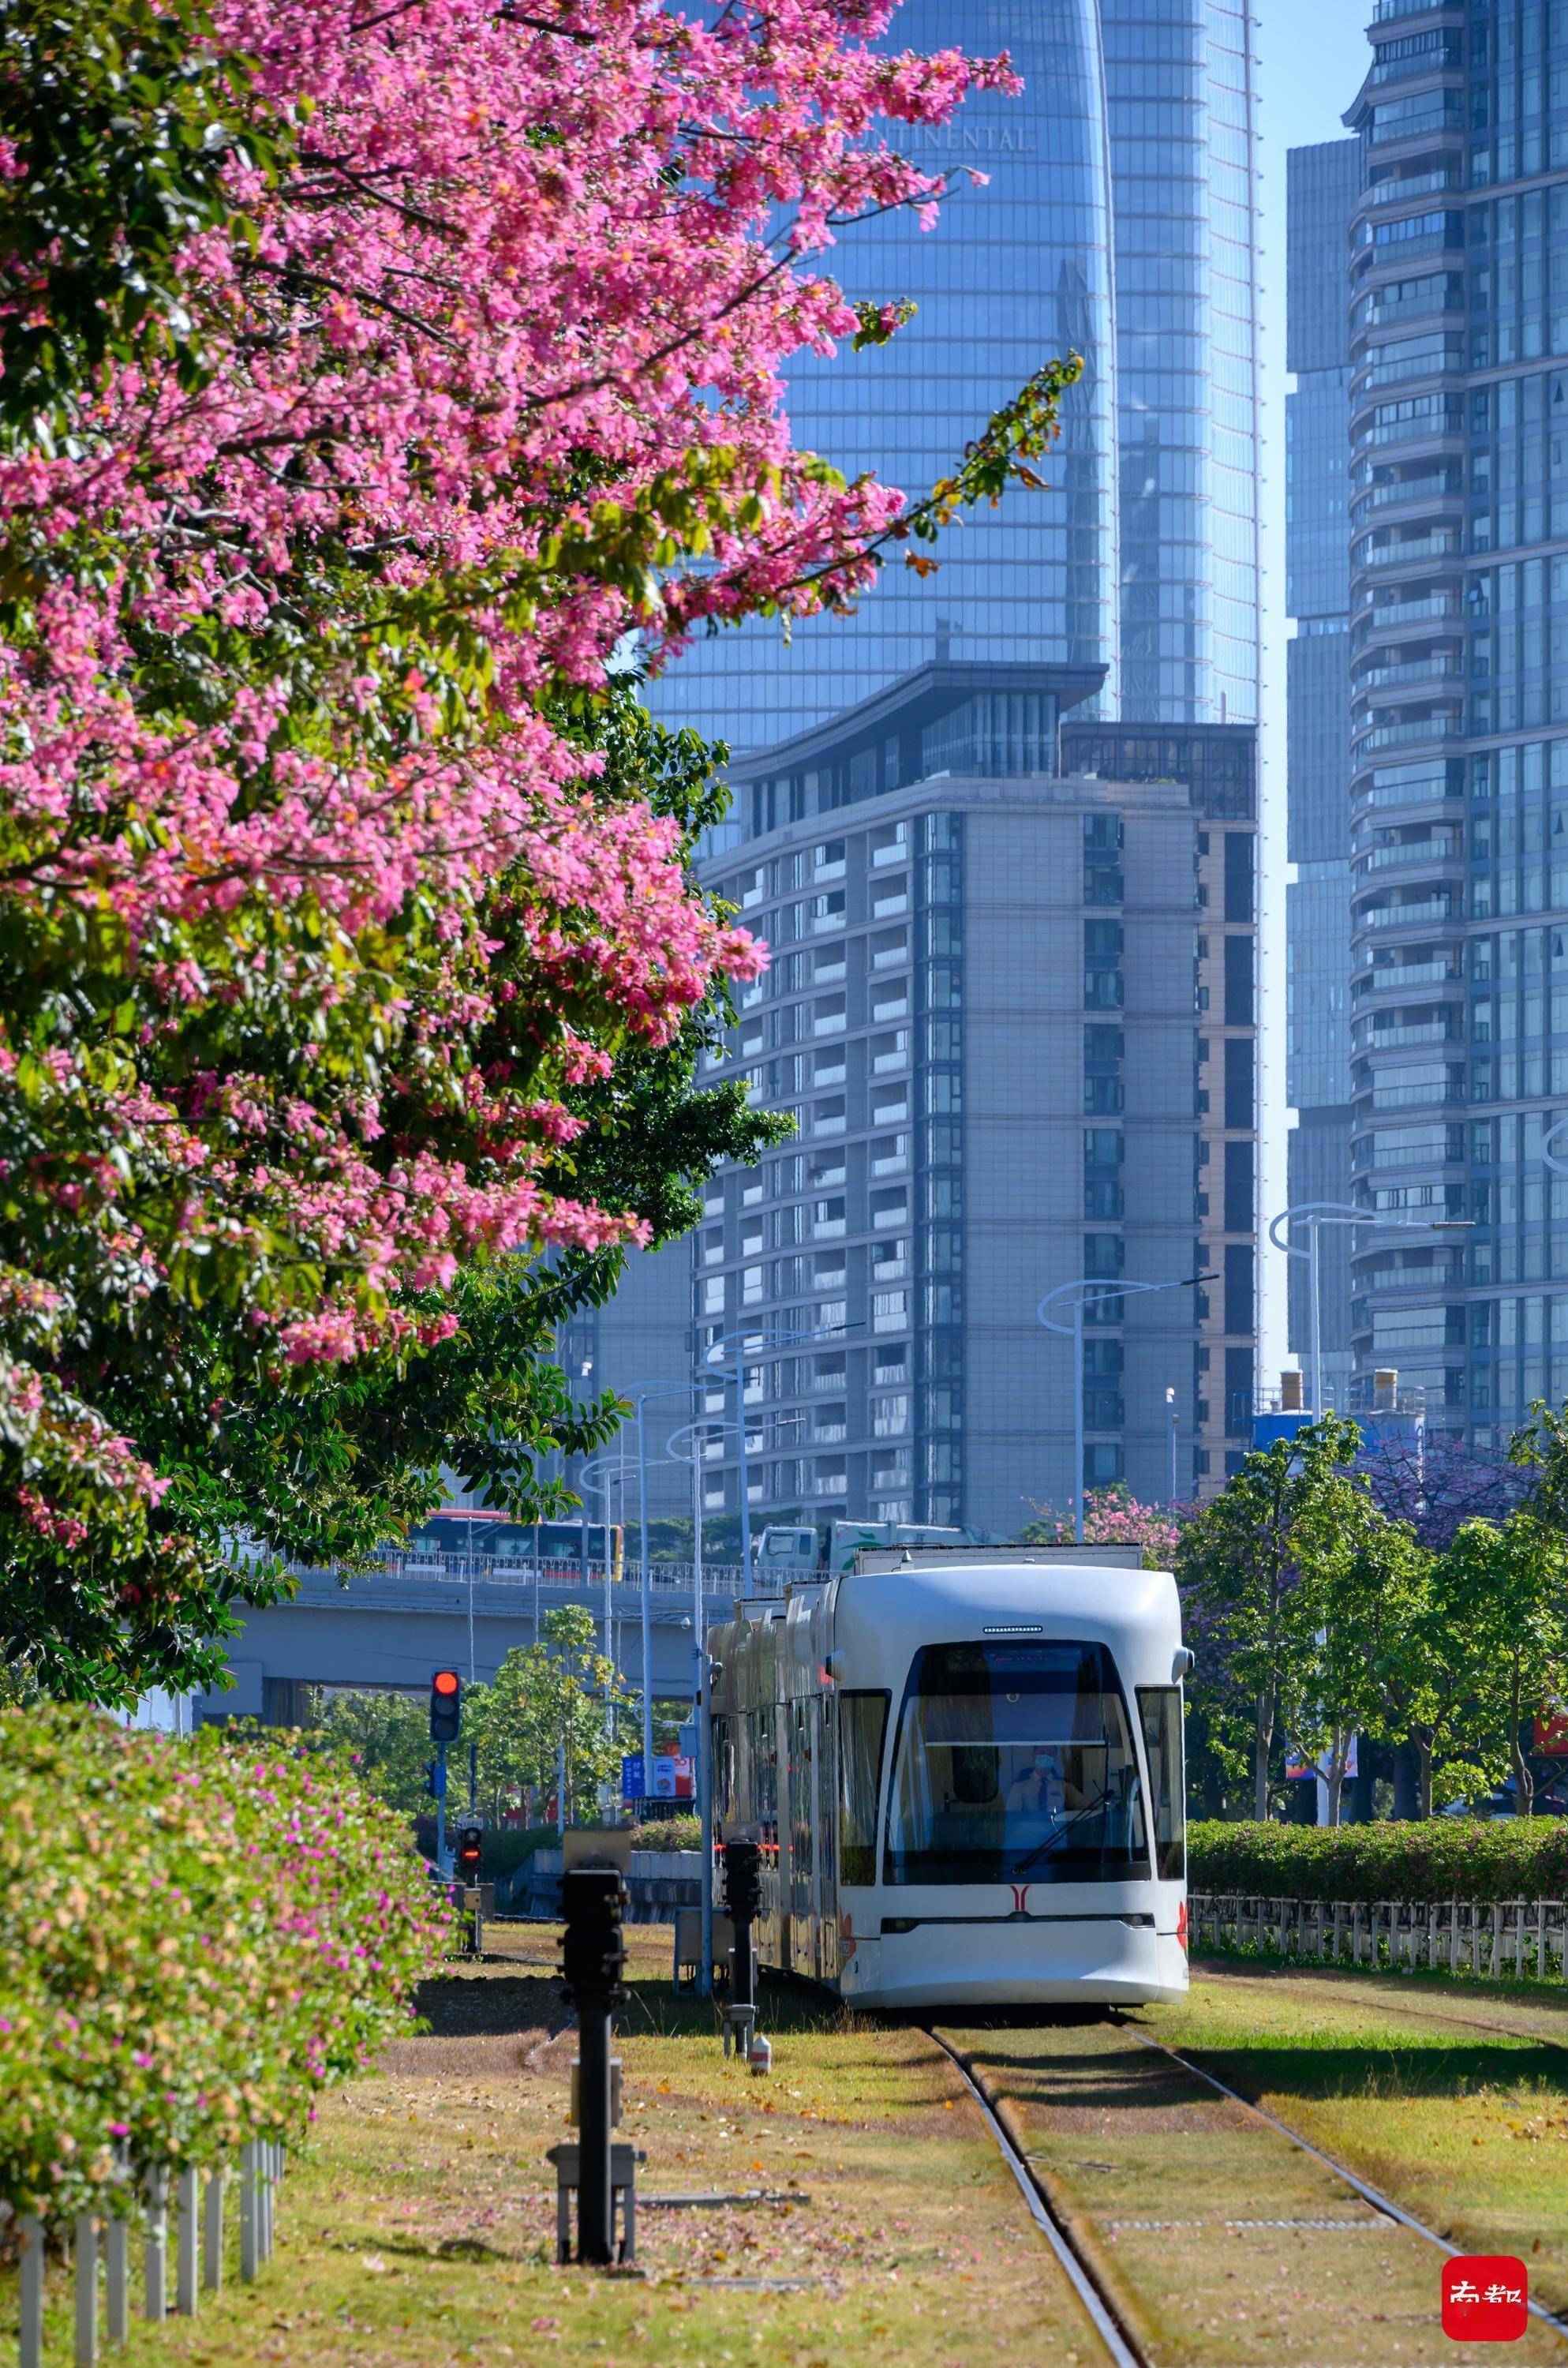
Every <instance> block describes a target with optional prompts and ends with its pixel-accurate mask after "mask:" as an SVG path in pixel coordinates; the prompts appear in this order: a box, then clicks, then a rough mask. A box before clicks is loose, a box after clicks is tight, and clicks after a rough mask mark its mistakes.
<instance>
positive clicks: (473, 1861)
mask: <svg viewBox="0 0 1568 2368" xmlns="http://www.w3.org/2000/svg"><path fill="white" fill-rule="evenodd" d="M483 1858H484V1837H483V1833H482V1831H481V1829H480V1827H478V1826H472V1825H460V1826H459V1827H458V1873H460V1875H463V1876H465V1877H466V1878H467V1879H468V1880H469V1881H470V1882H471V1883H472V1882H477V1880H478V1877H479V1870H480V1866H481V1864H482V1863H483Z"/></svg>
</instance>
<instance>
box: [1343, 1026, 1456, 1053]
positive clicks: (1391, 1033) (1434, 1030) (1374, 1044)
mask: <svg viewBox="0 0 1568 2368" xmlns="http://www.w3.org/2000/svg"><path fill="white" fill-rule="evenodd" d="M1354 1032H1355V1031H1354V1030H1352V1034H1354ZM1463 1041H1464V1030H1462V1029H1461V1028H1460V1025H1459V1023H1458V1021H1457V1019H1456V1020H1454V1021H1452V1022H1450V1021H1447V1020H1442V1019H1430V1020H1426V1021H1423V1022H1422V1024H1421V1025H1420V1026H1419V1027H1415V1028H1380V1029H1379V1030H1377V1031H1376V1033H1375V1034H1372V1035H1367V1036H1363V1037H1362V1038H1361V1039H1360V1041H1359V1042H1358V1043H1357V1044H1355V1045H1354V1047H1353V1049H1354V1051H1355V1053H1356V1055H1357V1058H1358V1059H1359V1058H1360V1057H1361V1055H1362V1054H1363V1053H1392V1052H1394V1051H1396V1050H1397V1049H1398V1047H1399V1046H1400V1045H1402V1044H1460V1043H1462V1042H1463Z"/></svg>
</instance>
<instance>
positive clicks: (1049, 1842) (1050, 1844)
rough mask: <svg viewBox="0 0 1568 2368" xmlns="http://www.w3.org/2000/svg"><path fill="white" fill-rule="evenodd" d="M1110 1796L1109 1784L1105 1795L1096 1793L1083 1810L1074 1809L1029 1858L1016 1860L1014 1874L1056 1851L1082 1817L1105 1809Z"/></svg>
mask: <svg viewBox="0 0 1568 2368" xmlns="http://www.w3.org/2000/svg"><path fill="white" fill-rule="evenodd" d="M1110 1794H1111V1788H1110V1786H1109V1785H1107V1786H1106V1788H1105V1790H1104V1792H1103V1793H1096V1796H1095V1798H1094V1799H1093V1800H1092V1801H1085V1804H1084V1805H1083V1807H1082V1808H1081V1809H1074V1812H1073V1814H1072V1816H1070V1817H1063V1818H1062V1823H1061V1824H1060V1825H1059V1826H1058V1827H1056V1828H1055V1830H1054V1831H1053V1832H1051V1833H1049V1834H1047V1835H1046V1837H1045V1839H1044V1840H1043V1841H1040V1842H1036V1844H1035V1846H1034V1848H1033V1850H1030V1852H1029V1853H1028V1857H1027V1858H1020V1859H1016V1860H1015V1861H1014V1862H1013V1866H1012V1869H1011V1872H1012V1873H1013V1874H1022V1873H1023V1871H1024V1869H1025V1867H1027V1866H1033V1864H1034V1862H1035V1861H1036V1859H1037V1858H1043V1857H1044V1856H1045V1853H1046V1851H1047V1850H1054V1849H1055V1848H1056V1845H1057V1843H1058V1842H1059V1841H1060V1840H1061V1839H1062V1835H1063V1834H1070V1833H1071V1832H1072V1830H1073V1828H1074V1826H1075V1825H1076V1824H1077V1823H1078V1820H1079V1818H1080V1817H1092V1816H1093V1815H1094V1813H1095V1811H1096V1809H1103V1808H1104V1807H1105V1805H1106V1804H1107V1802H1108V1800H1109V1799H1110Z"/></svg>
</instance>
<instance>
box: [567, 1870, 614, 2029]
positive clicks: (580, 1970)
mask: <svg viewBox="0 0 1568 2368" xmlns="http://www.w3.org/2000/svg"><path fill="white" fill-rule="evenodd" d="M561 1901H562V1915H563V1917H564V1920H565V1925H566V1930H565V1932H564V1934H563V1935H562V1942H561V1953H562V1960H563V1963H562V1973H563V1974H564V1975H565V1981H564V1983H563V1985H562V1989H563V1995H564V1997H565V1998H566V2001H567V2003H568V2005H571V2006H574V2007H575V2008H576V2009H577V2011H578V2015H579V2018H581V2017H582V2015H583V2014H585V2013H589V2014H591V2013H595V2012H601V2013H602V2012H604V2011H605V2010H606V2009H608V2008H610V2007H615V2006H619V2005H620V2004H621V2002H622V2000H623V1999H624V1998H625V1996H626V1992H625V1989H624V1988H623V1987H622V1975H624V1974H625V1972H626V1935H625V1932H624V1930H622V1926H623V1923H624V1920H625V1916H626V1907H627V1894H626V1886H625V1884H623V1883H622V1881H621V1878H620V1871H619V1868H618V1867H613V1866H571V1867H568V1868H567V1870H566V1873H564V1875H563V1876H562V1881H561Z"/></svg>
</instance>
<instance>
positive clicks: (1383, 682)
mask: <svg viewBox="0 0 1568 2368" xmlns="http://www.w3.org/2000/svg"><path fill="white" fill-rule="evenodd" d="M1459 673H1460V661H1459V659H1458V658H1457V657H1456V656H1450V655H1446V654H1441V655H1439V654H1434V655H1432V656H1430V657H1424V658H1406V659H1405V660H1404V661H1403V664H1401V665H1399V666H1373V667H1372V668H1371V669H1370V671H1369V673H1367V674H1358V675H1357V677H1355V679H1354V680H1353V682H1352V683H1351V685H1350V696H1351V698H1352V699H1366V698H1368V697H1369V695H1370V694H1371V693H1372V692H1373V691H1374V690H1391V689H1394V688H1396V687H1397V686H1398V685H1400V684H1404V683H1411V684H1417V685H1419V684H1421V683H1428V682H1450V681H1452V680H1453V679H1454V678H1455V677H1457V676H1458V675H1459Z"/></svg>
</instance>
